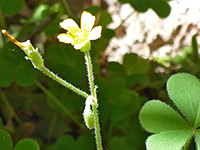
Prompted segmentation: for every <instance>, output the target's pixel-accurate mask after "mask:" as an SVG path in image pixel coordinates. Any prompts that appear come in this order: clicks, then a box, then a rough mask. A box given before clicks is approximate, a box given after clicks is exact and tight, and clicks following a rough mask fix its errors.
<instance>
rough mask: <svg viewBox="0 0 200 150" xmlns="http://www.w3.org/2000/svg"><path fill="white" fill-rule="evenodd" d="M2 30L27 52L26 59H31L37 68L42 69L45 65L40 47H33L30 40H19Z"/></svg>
mask: <svg viewBox="0 0 200 150" xmlns="http://www.w3.org/2000/svg"><path fill="white" fill-rule="evenodd" d="M1 32H2V33H3V34H4V35H5V36H7V37H8V38H9V39H10V40H11V41H12V42H13V43H14V44H15V45H17V46H18V47H19V48H21V49H22V50H23V51H24V52H25V54H26V55H27V56H26V59H29V60H30V61H31V62H32V64H33V66H34V67H35V68H37V69H40V68H42V67H43V66H44V62H43V59H42V56H41V55H40V53H39V51H38V49H37V48H36V49H35V48H34V47H33V45H32V44H31V42H30V40H27V41H26V42H19V41H17V40H16V39H15V38H14V37H13V36H11V35H10V34H8V32H7V31H6V30H2V31H1Z"/></svg>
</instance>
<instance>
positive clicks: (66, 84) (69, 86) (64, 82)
mask: <svg viewBox="0 0 200 150" xmlns="http://www.w3.org/2000/svg"><path fill="white" fill-rule="evenodd" d="M39 70H40V71H42V72H43V73H44V74H45V75H47V76H48V77H50V78H52V79H53V80H55V81H57V82H58V83H60V84H61V85H63V86H64V87H66V88H68V89H70V90H72V91H73V92H75V93H76V94H78V95H81V96H82V97H85V98H87V97H88V94H87V93H86V92H84V91H82V90H80V89H78V88H76V87H75V86H73V85H72V84H70V83H68V82H66V81H65V80H63V79H61V78H60V77H58V76H57V75H55V74H54V73H53V72H51V71H50V70H49V69H48V68H46V67H45V66H43V67H41V68H40V69H39Z"/></svg>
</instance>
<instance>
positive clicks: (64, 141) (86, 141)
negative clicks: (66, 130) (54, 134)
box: [49, 134, 95, 150]
mask: <svg viewBox="0 0 200 150" xmlns="http://www.w3.org/2000/svg"><path fill="white" fill-rule="evenodd" d="M94 148H95V143H94V139H93V138H92V137H91V136H89V135H87V134H83V135H81V136H80V137H78V139H77V140H75V139H74V138H73V137H72V136H70V135H65V136H61V137H60V138H59V139H58V140H57V141H56V143H55V144H54V145H52V146H51V147H50V149H49V150H65V149H68V150H80V149H84V150H90V149H94Z"/></svg>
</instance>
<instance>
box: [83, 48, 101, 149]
mask: <svg viewBox="0 0 200 150" xmlns="http://www.w3.org/2000/svg"><path fill="white" fill-rule="evenodd" d="M85 60H86V66H87V73H88V81H89V86H90V92H91V95H92V96H93V97H94V98H96V99H97V96H96V95H97V94H96V89H95V86H94V75H93V69H92V61H91V58H90V52H89V51H87V52H85ZM97 107H98V105H95V104H93V106H92V108H93V112H94V130H95V139H96V145H97V150H103V147H102V141H101V133H100V125H99V117H98V110H97Z"/></svg>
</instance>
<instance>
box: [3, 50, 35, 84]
mask: <svg viewBox="0 0 200 150" xmlns="http://www.w3.org/2000/svg"><path fill="white" fill-rule="evenodd" d="M8 47H10V46H8ZM25 62H26V60H25V59H24V56H23V53H22V52H20V51H18V49H17V53H16V52H12V51H8V50H6V49H5V50H4V51H2V52H1V55H0V68H1V70H3V71H1V72H0V78H1V80H0V86H2V87H8V86H9V85H10V84H11V83H12V82H13V81H14V80H15V81H16V82H17V83H18V84H19V85H20V86H30V85H32V84H33V83H34V81H35V74H36V72H37V71H36V70H35V69H34V68H33V67H32V65H31V63H29V62H28V63H25Z"/></svg>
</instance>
